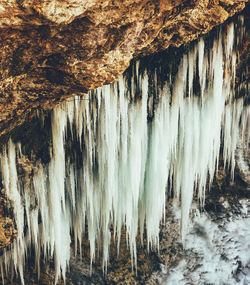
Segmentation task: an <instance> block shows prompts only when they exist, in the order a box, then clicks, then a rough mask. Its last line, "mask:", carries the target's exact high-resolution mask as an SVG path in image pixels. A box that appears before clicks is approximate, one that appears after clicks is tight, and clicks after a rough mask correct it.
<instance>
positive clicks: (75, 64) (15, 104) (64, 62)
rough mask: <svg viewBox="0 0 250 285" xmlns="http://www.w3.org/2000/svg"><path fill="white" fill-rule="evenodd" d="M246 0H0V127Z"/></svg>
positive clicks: (98, 81)
mask: <svg viewBox="0 0 250 285" xmlns="http://www.w3.org/2000/svg"><path fill="white" fill-rule="evenodd" d="M246 1H247V0H234V1H232V0H223V1H218V0H216V1H215V0H213V1H211V0H210V1H209V0H191V1H188V0H185V1H181V0H177V1H173V0H157V1H156V0H136V1H134V0H133V1H132V0H116V1H111V0H102V1H97V0H85V1H82V0H51V1H47V0H11V1H10V0H0V79H1V81H0V110H1V113H0V135H3V134H4V133H7V132H9V131H10V130H11V129H13V128H14V127H15V126H16V125H19V124H21V123H22V122H23V121H24V120H25V119H29V118H31V116H32V114H33V113H34V111H35V110H36V109H37V108H45V109H47V108H51V106H53V104H54V103H55V102H58V101H60V100H63V99H65V98H67V97H69V96H72V95H75V94H79V93H81V94H82V93H83V92H86V91H87V90H90V89H93V88H95V87H97V86H101V85H103V84H107V83H110V82H113V81H116V80H117V79H118V78H119V76H120V75H121V74H122V73H123V71H124V70H125V69H126V68H127V67H128V65H129V63H130V61H131V59H132V58H135V57H139V56H143V55H146V54H150V53H154V52H158V51H160V50H163V49H166V48H168V47H169V46H170V45H172V46H180V45H181V44H183V43H187V42H190V41H192V40H194V39H195V38H197V37H198V35H199V34H202V33H207V32H208V31H209V30H211V29H212V28H213V27H214V26H215V25H218V24H220V23H222V22H224V21H225V20H226V19H227V18H228V17H229V16H232V15H233V14H235V13H236V12H238V11H239V10H242V9H243V8H244V6H245V2H246Z"/></svg>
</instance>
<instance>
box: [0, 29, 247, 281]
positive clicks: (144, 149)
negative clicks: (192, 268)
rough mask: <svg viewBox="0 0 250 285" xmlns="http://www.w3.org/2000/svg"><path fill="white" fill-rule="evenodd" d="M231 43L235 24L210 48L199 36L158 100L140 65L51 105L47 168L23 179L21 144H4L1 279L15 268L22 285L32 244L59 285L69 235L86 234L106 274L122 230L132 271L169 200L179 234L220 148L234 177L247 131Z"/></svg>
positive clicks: (155, 236)
mask: <svg viewBox="0 0 250 285" xmlns="http://www.w3.org/2000/svg"><path fill="white" fill-rule="evenodd" d="M234 43H235V40H234V25H233V24H231V26H230V27H229V30H228V33H227V35H223V34H222V33H221V32H220V34H219V35H218V36H217V38H216V39H215V40H214V42H213V45H212V47H211V49H210V50H207V48H206V44H205V42H204V40H203V39H200V40H199V42H198V44H196V45H195V46H194V47H193V48H192V49H191V50H190V51H189V52H188V53H187V54H184V55H183V57H182V60H181V62H180V64H179V68H178V71H177V74H175V76H172V78H173V79H172V81H171V80H169V81H166V82H164V84H157V83H156V81H157V75H156V76H155V85H154V88H155V90H154V96H153V95H152V93H151V89H152V85H149V74H148V72H147V71H146V70H142V69H140V62H137V63H136V65H135V68H134V72H133V74H132V77H131V78H130V79H129V80H128V78H127V77H126V76H125V75H124V76H122V77H121V78H120V80H119V82H117V83H114V84H112V85H107V86H103V87H101V88H98V89H96V90H94V91H92V92H90V93H89V94H88V97H89V100H81V98H80V97H75V98H74V100H73V101H70V102H66V103H63V104H61V105H59V106H57V107H56V108H55V109H54V110H53V114H52V123H51V124H52V146H51V160H50V162H49V163H48V165H44V164H42V163H41V162H40V161H38V162H36V164H35V168H34V170H33V176H32V177H31V178H30V179H31V180H30V181H28V182H27V181H26V182H24V181H23V179H22V180H21V179H19V178H18V173H17V167H16V161H17V159H21V158H22V156H23V154H22V146H21V145H14V144H13V142H12V141H11V140H10V141H9V143H8V145H6V146H5V148H4V150H3V152H2V153H1V155H0V164H1V176H2V181H3V182H2V184H3V186H4V189H5V190H6V193H7V195H8V197H9V199H11V200H12V202H13V209H14V216H15V220H16V225H17V230H18V238H17V239H16V241H14V243H13V244H12V246H11V250H8V251H7V250H6V251H5V252H4V254H3V256H2V257H1V269H2V273H3V274H8V272H9V270H11V268H13V266H14V270H15V271H16V272H18V273H19V275H20V278H21V281H22V283H24V278H23V267H24V264H25V259H26V255H27V254H28V249H29V248H30V247H31V245H32V246H33V248H34V250H35V255H36V256H35V259H36V266H37V270H38V273H39V262H40V258H42V257H43V258H45V259H46V258H47V257H52V256H53V257H54V264H55V274H56V280H55V282H57V280H58V278H61V276H62V277H63V278H64V279H65V275H66V270H67V267H68V264H69V259H70V243H71V236H73V237H74V241H75V248H77V245H78V244H79V245H80V247H81V241H82V237H83V233H84V232H85V231H87V235H88V239H89V242H90V256H91V262H92V261H93V260H94V259H95V254H96V250H97V248H99V249H102V258H103V268H104V270H105V269H106V267H107V262H108V258H109V246H110V240H111V237H112V235H114V236H115V237H116V239H117V247H118V250H119V239H120V235H121V230H122V228H123V227H125V229H126V234H127V240H128V246H129V249H130V252H131V257H132V258H131V259H132V260H133V261H132V262H133V264H136V236H137V234H138V232H140V234H141V237H142V236H143V234H144V228H145V229H146V236H147V241H148V247H149V248H151V247H156V248H157V247H158V245H159V226H160V223H161V221H162V219H163V218H164V213H165V206H166V205H165V203H166V196H167V195H173V196H174V197H175V198H176V199H178V200H179V201H180V204H181V212H182V215H181V216H182V218H181V230H182V235H183V236H184V235H185V232H186V231H187V227H188V221H189V210H190V206H191V203H192V199H193V196H194V193H197V195H198V197H199V199H200V201H201V203H203V202H204V199H205V189H206V186H207V184H209V183H211V182H212V180H213V177H214V174H215V171H216V168H217V166H218V161H219V153H220V148H221V144H222V145H223V150H224V152H223V154H224V160H225V165H227V164H230V165H231V169H232V173H233V169H234V164H235V163H234V153H235V149H236V146H237V140H238V137H239V125H241V126H243V127H242V128H241V129H242V130H243V131H244V130H245V131H247V128H248V126H249V125H248V124H247V120H248V116H246V115H244V116H241V114H242V112H243V113H244V110H245V109H244V108H245V107H244V104H243V99H242V98H241V99H239V100H236V99H234V77H235V65H236V61H237V53H236V51H235V46H234V45H235V44H234ZM128 82H130V83H128ZM197 85H198V86H199V88H197ZM128 87H129V88H128ZM149 113H150V114H151V115H150V116H149ZM244 114H245V113H244ZM65 141H66V143H65ZM73 141H74V142H77V144H78V146H79V149H80V151H78V150H76V149H74V148H71V149H70V153H67V152H66V151H65V144H67V143H69V142H73ZM34 205H35V206H34ZM25 225H27V231H26V232H25V233H24V228H25ZM85 225H87V227H86V226H85ZM111 227H112V234H111Z"/></svg>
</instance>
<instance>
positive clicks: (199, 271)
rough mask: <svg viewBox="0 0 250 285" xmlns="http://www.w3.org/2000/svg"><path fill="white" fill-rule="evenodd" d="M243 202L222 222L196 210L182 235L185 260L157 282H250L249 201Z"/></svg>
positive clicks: (169, 283) (171, 284) (245, 284)
mask: <svg viewBox="0 0 250 285" xmlns="http://www.w3.org/2000/svg"><path fill="white" fill-rule="evenodd" d="M242 202H243V203H244V205H243V207H242V212H241V213H240V214H238V215H232V216H231V217H230V218H228V219H226V218H225V219H224V220H221V222H219V219H218V220H217V221H213V220H212V219H211V217H210V216H209V215H208V214H207V213H203V214H199V213H198V212H197V215H196V217H194V219H193V221H192V224H190V231H189V233H188V234H187V235H186V238H185V250H186V251H187V255H186V257H185V259H183V260H182V261H181V262H180V263H179V265H178V266H177V267H176V268H174V269H172V270H171V271H170V273H169V275H168V276H167V277H165V278H164V277H163V278H160V279H159V282H160V284H165V285H174V284H178V285H179V284H180V285H184V284H185V285H186V284H213V285H221V284H242V285H247V284H250V214H249V212H248V211H249V209H250V201H249V200H243V201H242ZM164 274H165V275H167V274H166V273H164V272H163V274H162V275H164Z"/></svg>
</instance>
